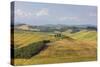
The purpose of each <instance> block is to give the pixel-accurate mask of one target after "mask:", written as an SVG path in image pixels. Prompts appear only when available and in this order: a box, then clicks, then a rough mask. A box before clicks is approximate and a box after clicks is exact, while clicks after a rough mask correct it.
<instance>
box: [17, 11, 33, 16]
mask: <svg viewBox="0 0 100 67" xmlns="http://www.w3.org/2000/svg"><path fill="white" fill-rule="evenodd" d="M15 16H16V17H30V16H32V13H31V12H25V11H23V10H21V9H16V10H15Z"/></svg>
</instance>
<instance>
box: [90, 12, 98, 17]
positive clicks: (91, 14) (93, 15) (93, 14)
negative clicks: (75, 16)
mask: <svg viewBox="0 0 100 67" xmlns="http://www.w3.org/2000/svg"><path fill="white" fill-rule="evenodd" d="M89 16H92V17H95V16H97V14H96V13H90V14H89Z"/></svg>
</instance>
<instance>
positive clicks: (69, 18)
mask: <svg viewBox="0 0 100 67" xmlns="http://www.w3.org/2000/svg"><path fill="white" fill-rule="evenodd" d="M59 20H60V21H65V20H74V21H80V18H79V17H76V16H65V17H60V18H59Z"/></svg>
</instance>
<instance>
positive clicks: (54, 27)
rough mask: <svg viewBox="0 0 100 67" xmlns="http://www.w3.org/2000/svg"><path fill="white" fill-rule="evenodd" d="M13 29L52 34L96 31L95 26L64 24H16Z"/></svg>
mask: <svg viewBox="0 0 100 67" xmlns="http://www.w3.org/2000/svg"><path fill="white" fill-rule="evenodd" d="M14 29H17V30H29V31H41V32H54V31H60V32H64V31H67V30H72V32H78V31H80V30H97V28H96V26H93V25H64V24H56V25H53V24H46V25H40V26H36V25H33V26H32V25H28V24H16V25H14Z"/></svg>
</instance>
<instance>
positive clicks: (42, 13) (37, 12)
mask: <svg viewBox="0 0 100 67" xmlns="http://www.w3.org/2000/svg"><path fill="white" fill-rule="evenodd" d="M48 15H49V13H48V9H46V8H42V9H40V10H39V9H37V10H33V11H25V10H22V9H16V10H15V16H16V17H22V18H29V17H40V16H48Z"/></svg>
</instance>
